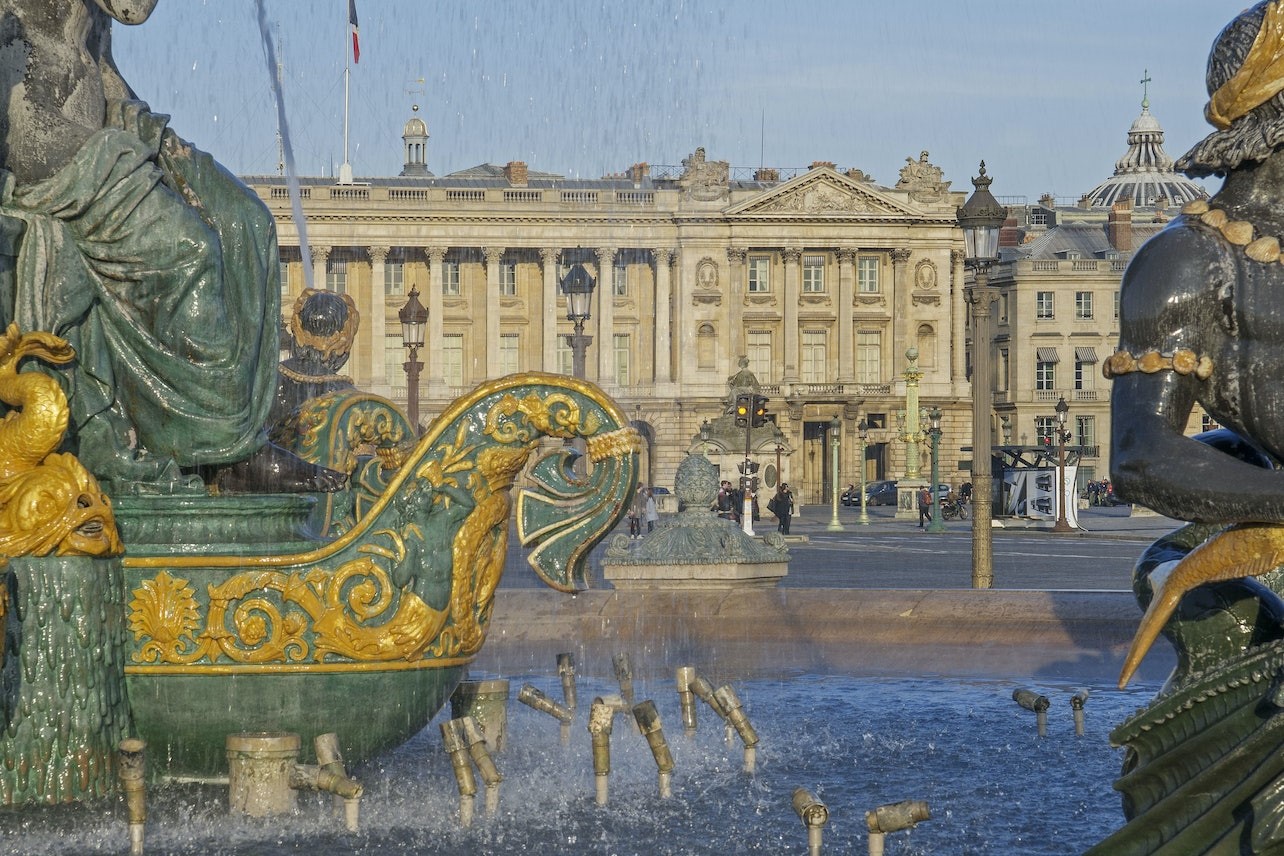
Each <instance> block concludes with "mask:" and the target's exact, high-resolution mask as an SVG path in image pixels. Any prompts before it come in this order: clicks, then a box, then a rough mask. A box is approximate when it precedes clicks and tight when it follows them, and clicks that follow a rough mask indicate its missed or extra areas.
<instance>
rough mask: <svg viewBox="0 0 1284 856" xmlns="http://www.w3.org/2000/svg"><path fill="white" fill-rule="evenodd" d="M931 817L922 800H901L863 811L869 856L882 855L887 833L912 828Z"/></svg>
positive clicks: (929, 810)
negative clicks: (867, 831) (867, 834)
mask: <svg viewBox="0 0 1284 856" xmlns="http://www.w3.org/2000/svg"><path fill="white" fill-rule="evenodd" d="M931 819H932V812H931V809H929V808H928V806H927V803H926V802H924V801H923V800H902V801H901V802H898V803H888V804H887V805H880V806H879V807H878V808H876V809H874V810H873V811H867V812H865V825H866V826H868V827H869V856H883V838H884V836H886V835H887V833H889V832H900V831H901V830H902V829H913V828H914V827H915V826H917V825H918V824H919V823H921V822H922V821H924V820H931Z"/></svg>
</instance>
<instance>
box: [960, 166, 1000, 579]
mask: <svg viewBox="0 0 1284 856" xmlns="http://www.w3.org/2000/svg"><path fill="white" fill-rule="evenodd" d="M992 180H993V179H991V178H990V177H989V176H987V175H986V174H985V161H981V174H980V175H979V176H977V177H976V178H974V179H972V184H973V186H974V187H975V188H976V190H975V191H973V193H972V195H971V197H969V198H968V200H967V202H965V203H963V206H962V207H961V208H959V209H958V211H957V214H956V216H957V218H958V223H959V228H960V229H962V230H963V245H964V250H963V264H964V265H965V266H966V267H969V268H971V269H972V271H973V279H972V284H971V285H969V286H967V288H966V289H965V290H964V296H965V297H966V299H967V302H968V305H969V306H971V307H972V587H973V588H987V589H988V588H993V586H994V545H993V541H992V538H993V534H994V533H993V532H991V530H990V527H991V525H992V520H993V517H994V487H993V484H992V477H991V467H992V455H993V450H992V445H993V438H992V437H991V428H990V407H991V390H990V347H991V340H992V338H993V332H992V329H991V326H990V309H991V307H992V306H993V304H994V301H995V300H997V299H998V293H997V290H996V289H994V288H992V287H991V286H990V278H989V270H990V266H991V265H993V264H994V263H995V262H997V261H998V260H999V229H1000V228H1001V227H1002V226H1003V221H1004V220H1006V219H1007V217H1008V210H1007V209H1006V208H1004V207H1003V206H1002V205H1000V204H999V202H998V200H997V199H995V198H994V197H993V196H992V195H991V194H990V182H991V181H992Z"/></svg>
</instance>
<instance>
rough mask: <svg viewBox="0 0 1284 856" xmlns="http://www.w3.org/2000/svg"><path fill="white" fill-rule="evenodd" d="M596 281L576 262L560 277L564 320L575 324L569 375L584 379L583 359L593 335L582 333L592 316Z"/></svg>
mask: <svg viewBox="0 0 1284 856" xmlns="http://www.w3.org/2000/svg"><path fill="white" fill-rule="evenodd" d="M596 285H597V281H596V280H594V279H593V276H592V274H590V273H589V272H588V270H587V269H585V267H584V265H582V264H580V263H579V262H576V263H575V264H574V265H572V266H571V269H570V270H569V271H567V272H566V276H565V277H563V278H562V294H564V295H566V320H567V321H570V322H571V323H572V324H574V325H575V328H574V332H573V333H572V334H571V375H572V376H573V377H576V378H578V379H580V380H584V379H585V377H584V360H585V357H586V355H587V354H588V346H589V345H591V344H593V337H592V336H586V335H584V322H585V321H587V320H589V318H591V317H592V313H591V312H590V304H591V302H592V299H593V288H594V286H596Z"/></svg>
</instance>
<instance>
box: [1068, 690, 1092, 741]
mask: <svg viewBox="0 0 1284 856" xmlns="http://www.w3.org/2000/svg"><path fill="white" fill-rule="evenodd" d="M1087 703H1088V691H1087V690H1079V692H1077V693H1075V694H1074V695H1073V696H1071V697H1070V709H1071V710H1072V711H1074V736H1075V737H1082V736H1083V706H1084V705H1086V704H1087Z"/></svg>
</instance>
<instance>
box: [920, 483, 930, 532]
mask: <svg viewBox="0 0 1284 856" xmlns="http://www.w3.org/2000/svg"><path fill="white" fill-rule="evenodd" d="M924 522H927V523H931V522H932V492H931V491H930V490H928V489H927V488H923V489H922V490H920V491H919V492H918V528H919V529H923V528H925V527H924V526H923V524H924Z"/></svg>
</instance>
